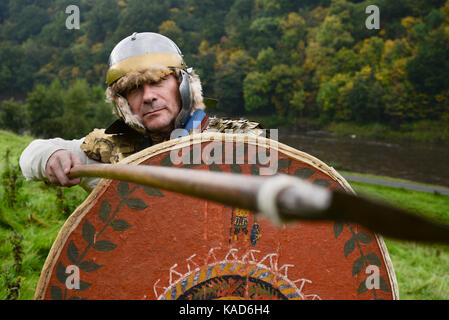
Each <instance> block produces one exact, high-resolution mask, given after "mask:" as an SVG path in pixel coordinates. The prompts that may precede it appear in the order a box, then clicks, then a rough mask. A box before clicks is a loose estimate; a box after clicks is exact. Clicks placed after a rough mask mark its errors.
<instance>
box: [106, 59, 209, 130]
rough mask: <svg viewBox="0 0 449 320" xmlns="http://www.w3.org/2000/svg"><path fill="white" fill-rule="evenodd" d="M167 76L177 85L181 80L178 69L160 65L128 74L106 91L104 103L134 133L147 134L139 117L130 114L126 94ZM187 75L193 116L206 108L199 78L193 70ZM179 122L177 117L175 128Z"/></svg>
mask: <svg viewBox="0 0 449 320" xmlns="http://www.w3.org/2000/svg"><path fill="white" fill-rule="evenodd" d="M169 74H174V75H175V77H176V79H177V81H178V85H179V84H180V82H181V80H182V76H181V72H180V70H179V69H172V68H168V67H166V66H162V65H152V66H150V67H149V68H147V69H145V70H141V71H134V72H129V73H128V74H126V75H125V76H123V77H121V78H120V79H118V80H117V81H115V82H114V83H113V84H111V85H110V86H109V87H108V88H107V89H106V101H107V102H109V103H112V104H113V105H114V113H115V115H116V116H117V117H119V118H120V119H122V120H123V121H125V123H126V124H128V125H129V126H130V127H132V128H133V129H135V130H136V131H138V132H140V133H142V134H147V133H149V132H148V130H147V129H146V128H145V126H144V125H143V124H142V122H141V121H140V119H139V117H138V116H136V115H135V114H133V113H132V111H131V108H130V106H129V104H128V101H127V100H126V98H125V96H126V93H127V92H129V91H130V90H131V89H133V88H135V87H136V86H138V85H140V84H143V83H155V82H158V81H160V80H161V79H162V78H164V77H166V76H168V75H169ZM188 74H189V80H190V91H191V97H192V110H191V112H190V114H193V113H194V112H195V111H196V110H204V109H205V108H206V107H205V105H204V102H203V92H202V91H203V90H202V87H201V81H200V77H199V76H198V75H197V74H196V73H195V71H194V70H193V69H189V70H188ZM180 107H181V106H180ZM181 120H182V119H179V117H177V118H176V120H175V128H177V127H178V126H179V123H180V121H181Z"/></svg>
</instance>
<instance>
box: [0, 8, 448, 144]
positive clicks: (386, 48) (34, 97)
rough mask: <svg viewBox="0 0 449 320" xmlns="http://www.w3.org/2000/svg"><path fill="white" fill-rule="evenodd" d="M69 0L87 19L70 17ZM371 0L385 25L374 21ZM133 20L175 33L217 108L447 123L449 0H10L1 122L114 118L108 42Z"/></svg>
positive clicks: (4, 21)
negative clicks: (370, 22)
mask: <svg viewBox="0 0 449 320" xmlns="http://www.w3.org/2000/svg"><path fill="white" fill-rule="evenodd" d="M70 4H75V5H77V6H78V7H79V9H80V17H81V25H80V29H79V30H76V29H73V30H68V29H67V28H66V25H65V22H66V19H67V17H68V14H66V13H65V9H66V7H67V6H68V5H70ZM372 4H375V5H377V6H378V7H379V9H380V29H378V30H376V29H373V30H368V29H367V28H366V26H365V20H366V19H367V17H368V16H369V14H367V13H365V10H366V7H367V6H368V5H372ZM134 31H137V32H142V31H152V32H159V33H162V34H164V35H167V36H168V37H170V38H171V39H173V40H174V41H175V42H176V43H177V44H178V45H179V47H180V48H181V50H182V51H183V53H184V55H185V60H186V62H187V64H188V65H189V66H192V67H194V68H195V69H196V70H197V72H198V73H199V74H200V76H201V78H202V82H203V87H204V93H205V95H206V96H208V97H214V98H217V99H219V101H220V102H219V105H218V106H217V107H216V109H215V110H214V111H215V112H218V113H223V114H228V115H239V116H242V115H245V116H249V117H250V116H265V117H271V118H275V119H279V120H280V122H283V123H285V124H287V125H288V124H290V125H295V124H297V122H298V119H314V121H315V123H318V124H320V125H326V124H327V123H329V122H331V121H337V122H341V121H351V122H355V123H358V124H366V123H373V122H375V123H382V124H386V125H388V126H391V127H393V128H398V127H399V126H400V125H402V124H404V123H410V122H414V121H419V120H432V121H443V122H445V123H449V107H448V105H449V77H448V76H447V75H448V74H449V0H448V1H445V0H396V1H390V0H378V1H376V2H375V3H373V1H360V0H352V1H350V0H321V1H318V0H295V1H291V0H216V1H212V0H163V1H162V0H160V1H139V0H119V1H114V0H96V1H92V0H82V1H66V0H39V1H38V0H14V1H13V0H2V1H1V3H0V97H2V99H3V100H7V99H9V98H11V97H15V98H16V100H14V101H13V100H8V101H6V102H4V103H3V104H2V106H1V110H0V123H1V126H2V127H3V128H5V129H10V130H14V131H16V132H20V131H21V130H22V131H23V130H24V128H25V129H28V130H29V131H30V133H31V134H33V135H38V136H53V135H60V136H64V137H67V138H68V137H77V136H79V135H82V134H86V133H87V132H88V130H90V128H91V127H92V126H102V125H106V124H107V123H108V122H110V121H111V120H112V119H113V118H112V115H110V112H109V111H108V110H110V107H109V106H108V105H106V104H105V103H104V101H103V100H104V94H103V90H104V89H105V74H106V70H107V63H108V57H109V53H110V51H111V50H112V48H113V47H114V45H115V44H116V43H117V42H118V41H120V40H121V39H122V38H124V37H126V36H128V35H130V34H132V33H133V32H134ZM105 114H107V115H106V116H104V115H105ZM81 118H83V119H85V121H78V122H79V123H77V124H76V126H74V127H71V126H70V125H68V126H67V123H70V122H73V120H74V119H81ZM72 126H73V125H72ZM445 127H447V125H446V126H445Z"/></svg>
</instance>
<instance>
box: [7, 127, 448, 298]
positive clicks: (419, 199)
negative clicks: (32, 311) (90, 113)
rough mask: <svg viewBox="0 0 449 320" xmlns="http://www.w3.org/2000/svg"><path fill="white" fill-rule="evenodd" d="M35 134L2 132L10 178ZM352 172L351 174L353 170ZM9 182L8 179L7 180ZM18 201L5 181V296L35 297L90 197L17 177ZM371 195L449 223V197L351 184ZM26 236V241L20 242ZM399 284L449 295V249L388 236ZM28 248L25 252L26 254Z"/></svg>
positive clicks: (409, 294)
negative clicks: (59, 243)
mask: <svg viewBox="0 0 449 320" xmlns="http://www.w3.org/2000/svg"><path fill="white" fill-rule="evenodd" d="M32 139H33V138H32V137H28V136H17V135H15V134H12V133H9V132H5V131H1V130H0V159H1V161H0V175H1V176H2V182H4V181H5V175H4V173H5V172H6V171H7V169H8V168H7V166H6V161H5V159H4V156H5V153H6V150H7V149H8V150H9V151H10V156H9V157H10V162H11V165H10V168H9V169H10V170H13V171H14V167H15V170H16V171H17V169H18V168H17V163H18V158H19V156H20V154H21V152H22V150H23V149H24V148H25V147H26V146H27V145H28V143H29V142H30V141H32ZM347 173H348V174H349V172H347ZM6 180H7V179H6ZM15 183H16V185H17V186H20V187H19V188H18V192H17V201H16V203H15V204H14V205H13V206H11V205H9V204H8V203H7V199H6V195H7V194H8V187H7V186H5V185H3V183H1V184H0V257H1V261H0V299H2V300H3V299H8V298H14V297H13V296H12V295H11V291H12V288H13V287H14V286H16V285H17V284H19V285H20V289H19V290H18V295H17V297H16V298H17V299H32V298H33V296H34V290H35V288H36V285H37V282H38V280H39V276H40V272H41V269H42V266H43V264H44V261H45V259H46V257H47V255H48V252H49V250H50V248H51V245H52V243H53V241H54V240H55V238H56V236H57V234H58V231H59V230H60V228H61V227H62V225H63V224H64V221H65V220H66V219H67V217H68V215H69V214H70V213H71V212H73V211H74V210H75V208H76V207H77V206H78V205H79V204H80V203H81V202H82V201H83V200H84V199H85V198H86V196H87V194H86V192H85V191H84V190H83V189H81V188H80V187H74V188H65V189H62V188H54V187H51V186H48V185H46V184H45V183H43V182H34V181H28V182H25V181H23V177H20V175H19V178H18V179H17V181H15ZM351 186H352V187H353V188H354V190H355V191H356V192H357V193H359V194H363V195H366V196H370V197H377V198H379V199H381V200H383V201H387V202H389V203H392V204H395V205H398V206H401V207H404V208H406V209H408V210H412V211H415V212H419V213H420V214H425V215H426V216H429V217H431V218H434V219H436V220H439V221H443V222H446V223H448V224H449V197H447V196H442V195H434V194H427V193H422V192H415V191H409V190H403V189H395V188H391V187H384V186H374V185H370V184H365V183H355V182H353V183H351ZM20 236H21V237H23V240H20ZM385 242H386V245H387V247H388V250H389V253H390V256H391V259H392V262H393V265H394V268H395V272H396V276H397V279H398V284H399V293H400V297H401V299H449V247H447V246H446V247H444V246H437V245H420V244H416V243H412V242H404V241H397V240H392V239H385ZM20 248H22V251H23V253H20V251H21V250H20Z"/></svg>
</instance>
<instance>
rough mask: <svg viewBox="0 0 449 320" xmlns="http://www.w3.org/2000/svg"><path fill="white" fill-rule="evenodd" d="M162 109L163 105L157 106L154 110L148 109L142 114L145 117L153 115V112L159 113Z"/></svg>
mask: <svg viewBox="0 0 449 320" xmlns="http://www.w3.org/2000/svg"><path fill="white" fill-rule="evenodd" d="M164 109H165V107H163V108H158V109H155V110H150V111H147V112H145V113H144V114H143V116H144V117H145V116H151V115H155V114H157V113H159V112H160V111H162V110H164Z"/></svg>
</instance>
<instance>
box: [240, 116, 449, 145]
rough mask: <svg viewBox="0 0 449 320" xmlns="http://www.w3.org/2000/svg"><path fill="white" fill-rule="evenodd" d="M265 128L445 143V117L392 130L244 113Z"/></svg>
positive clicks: (448, 134) (447, 139)
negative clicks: (320, 131)
mask: <svg viewBox="0 0 449 320" xmlns="http://www.w3.org/2000/svg"><path fill="white" fill-rule="evenodd" d="M248 118H249V119H251V120H252V121H256V122H259V123H261V124H262V125H263V126H264V127H265V128H279V129H283V130H289V131H293V132H307V131H319V130H322V131H325V132H328V133H332V134H335V135H339V136H350V137H358V138H363V139H375V140H382V141H410V142H413V141H415V142H431V143H441V142H442V143H445V144H448V145H449V124H448V123H449V119H446V120H444V119H442V120H439V121H431V120H422V121H417V122H413V123H406V124H402V125H401V126H399V127H398V128H396V129H393V128H391V127H390V126H388V125H386V124H381V123H373V124H365V125H361V124H356V123H350V122H331V123H322V122H320V121H319V120H317V119H284V118H276V117H268V116H248Z"/></svg>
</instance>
